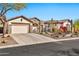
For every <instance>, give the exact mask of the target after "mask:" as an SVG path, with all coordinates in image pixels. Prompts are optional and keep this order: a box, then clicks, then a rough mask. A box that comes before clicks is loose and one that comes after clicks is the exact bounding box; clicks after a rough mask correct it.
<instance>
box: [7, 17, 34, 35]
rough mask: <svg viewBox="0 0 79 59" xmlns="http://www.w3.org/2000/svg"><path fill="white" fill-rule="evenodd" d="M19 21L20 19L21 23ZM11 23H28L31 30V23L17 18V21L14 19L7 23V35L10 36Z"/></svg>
mask: <svg viewBox="0 0 79 59" xmlns="http://www.w3.org/2000/svg"><path fill="white" fill-rule="evenodd" d="M21 19H22V21H21ZM12 22H15V23H29V24H30V27H31V29H32V27H33V26H32V25H33V23H31V22H29V21H28V20H25V19H23V18H18V19H14V20H11V21H8V33H9V34H10V33H11V25H12V24H11V23H12ZM31 29H30V32H31Z"/></svg>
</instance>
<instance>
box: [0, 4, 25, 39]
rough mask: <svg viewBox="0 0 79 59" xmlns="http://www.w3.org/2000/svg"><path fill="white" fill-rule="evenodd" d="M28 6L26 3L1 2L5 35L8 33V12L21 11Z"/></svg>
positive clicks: (0, 16)
mask: <svg viewBox="0 0 79 59" xmlns="http://www.w3.org/2000/svg"><path fill="white" fill-rule="evenodd" d="M25 7H26V4H25V3H1V4H0V20H1V21H2V22H3V37H4V35H5V34H6V30H7V22H6V13H7V12H8V11H10V10H16V11H19V10H21V9H23V8H25Z"/></svg>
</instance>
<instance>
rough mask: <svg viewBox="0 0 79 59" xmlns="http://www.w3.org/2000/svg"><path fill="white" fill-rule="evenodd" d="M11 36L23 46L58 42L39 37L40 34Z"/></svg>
mask: <svg viewBox="0 0 79 59" xmlns="http://www.w3.org/2000/svg"><path fill="white" fill-rule="evenodd" d="M11 36H12V37H13V38H14V39H15V40H16V41H17V43H19V44H21V45H31V44H39V43H46V42H52V41H53V42H54V41H56V40H54V39H52V38H49V37H46V36H43V35H39V34H34V33H27V34H12V35H11Z"/></svg>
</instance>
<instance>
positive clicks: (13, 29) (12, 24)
mask: <svg viewBox="0 0 79 59" xmlns="http://www.w3.org/2000/svg"><path fill="white" fill-rule="evenodd" d="M32 25H33V22H32V21H31V20H30V19H28V18H26V17H24V16H17V17H14V18H12V19H9V20H8V33H9V34H15V33H17V34H18V33H29V32H31V30H32Z"/></svg>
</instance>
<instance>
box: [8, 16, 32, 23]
mask: <svg viewBox="0 0 79 59" xmlns="http://www.w3.org/2000/svg"><path fill="white" fill-rule="evenodd" d="M17 18H24V19H25V20H27V21H29V22H31V23H33V21H31V20H30V19H28V18H26V17H24V16H17V17H14V18H11V19H9V20H8V21H11V20H15V19H17Z"/></svg>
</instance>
